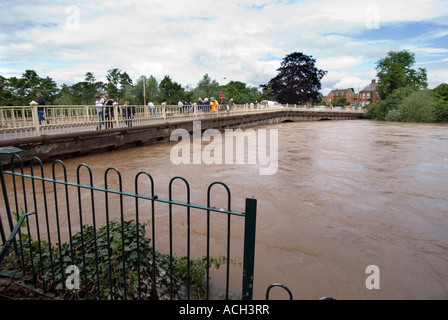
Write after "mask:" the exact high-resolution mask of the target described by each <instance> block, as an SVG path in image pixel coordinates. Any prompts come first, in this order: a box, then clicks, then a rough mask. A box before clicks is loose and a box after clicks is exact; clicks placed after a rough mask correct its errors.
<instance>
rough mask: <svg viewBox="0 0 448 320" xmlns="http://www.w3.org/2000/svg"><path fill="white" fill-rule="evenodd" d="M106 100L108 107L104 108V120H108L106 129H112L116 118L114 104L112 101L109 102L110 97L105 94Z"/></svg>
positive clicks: (105, 103)
mask: <svg viewBox="0 0 448 320" xmlns="http://www.w3.org/2000/svg"><path fill="white" fill-rule="evenodd" d="M103 99H104V105H105V106H106V107H105V108H104V119H105V120H106V129H112V128H113V125H112V120H113V118H114V107H113V104H114V102H113V101H112V100H109V96H108V95H107V94H105V95H104V96H103Z"/></svg>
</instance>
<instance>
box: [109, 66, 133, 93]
mask: <svg viewBox="0 0 448 320" xmlns="http://www.w3.org/2000/svg"><path fill="white" fill-rule="evenodd" d="M106 79H107V81H108V82H109V83H108V84H107V93H108V94H109V96H110V97H112V99H113V98H115V97H118V96H121V95H123V94H124V92H125V89H126V87H127V86H132V79H131V78H130V77H129V75H128V74H127V73H126V72H122V71H121V70H120V69H117V68H114V69H110V70H108V71H107V75H106Z"/></svg>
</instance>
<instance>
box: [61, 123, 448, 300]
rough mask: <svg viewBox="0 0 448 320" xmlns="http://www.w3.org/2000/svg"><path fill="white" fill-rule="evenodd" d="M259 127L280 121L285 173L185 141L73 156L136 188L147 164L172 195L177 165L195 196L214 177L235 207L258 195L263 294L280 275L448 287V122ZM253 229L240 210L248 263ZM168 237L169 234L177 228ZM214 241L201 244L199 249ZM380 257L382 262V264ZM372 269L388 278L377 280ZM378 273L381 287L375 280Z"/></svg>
mask: <svg viewBox="0 0 448 320" xmlns="http://www.w3.org/2000/svg"><path fill="white" fill-rule="evenodd" d="M254 130H255V131H257V130H266V131H268V132H269V131H271V130H277V132H278V169H277V171H276V173H275V174H274V175H260V170H259V167H260V165H259V164H247V161H246V164H208V165H207V164H205V163H202V164H180V165H175V164H173V162H172V161H171V159H170V152H171V150H172V149H173V147H175V146H177V145H178V144H177V143H176V142H171V143H164V144H159V145H152V146H145V147H139V148H133V149H128V150H122V151H115V152H109V153H104V154H97V155H90V156H83V157H78V158H74V159H69V160H66V161H64V162H65V164H66V165H67V168H68V171H70V170H71V171H73V170H76V166H77V165H79V164H80V163H86V164H88V165H89V166H90V167H91V168H92V170H93V172H95V174H96V175H98V176H99V178H101V175H102V173H103V172H104V170H105V169H107V168H108V167H111V166H113V167H115V168H117V169H118V170H119V171H120V172H121V174H122V176H123V181H124V189H125V190H126V189H129V190H133V189H132V188H133V183H134V181H133V179H134V177H135V175H136V174H137V173H138V172H139V171H141V170H145V171H147V172H149V173H151V175H152V176H153V177H154V180H155V181H156V188H157V194H159V196H161V197H164V198H168V184H169V181H170V179H171V178H172V177H174V176H182V177H184V178H186V179H187V180H188V182H189V184H190V186H191V190H192V199H191V201H192V202H194V203H199V204H206V200H207V198H206V196H207V187H208V185H209V184H210V183H212V182H214V181H222V182H224V183H226V184H227V185H228V186H229V188H230V191H231V193H232V199H231V203H232V209H234V210H240V211H244V203H245V199H246V198H247V197H252V196H254V197H255V198H256V199H257V201H258V210H257V229H256V252H255V278H254V298H256V299H264V297H265V290H266V288H267V287H268V286H269V285H270V284H272V283H283V284H284V285H286V286H287V287H288V288H289V289H290V290H291V291H292V293H293V295H294V299H318V298H320V297H323V296H331V297H335V298H337V299H447V298H448V126H447V125H433V124H405V123H386V122H374V121H368V120H353V121H321V122H296V123H283V124H277V125H271V126H264V127H260V128H257V129H254ZM202 145H203V148H204V147H206V146H207V142H202ZM227 151H228V150H227ZM246 156H247V155H246ZM178 189H179V190H182V187H179V188H178ZM218 190H221V191H213V193H212V197H211V200H212V202H213V203H212V205H214V206H215V203H216V206H218V207H226V199H227V198H226V197H225V194H224V192H222V189H219V188H218ZM176 197H177V196H176ZM179 198H181V199H182V200H183V199H184V198H185V197H184V196H183V195H180V196H179ZM197 219H198V221H197V222H195V220H192V222H193V224H194V225H193V226H192V232H193V234H194V236H193V238H192V241H194V240H195V237H198V238H200V237H204V231H200V227H201V226H202V225H203V224H204V222H203V219H202V218H197ZM201 219H202V220H201ZM199 220H201V221H199ZM225 226H226V220H225V219H223V220H222V221H221V220H219V219H218V221H217V222H216V223H215V224H214V225H212V231H215V232H216V234H218V235H217V236H213V239H212V244H213V250H215V249H216V250H217V252H220V251H219V250H221V249H222V250H225V249H223V248H224V247H225V234H226V230H225ZM176 228H178V229H176ZM184 230H185V223H184V222H181V223H180V226H179V227H175V229H174V232H175V234H177V235H178V237H179V238H182V237H184V232H185V231H184ZM161 233H163V231H160V232H158V234H159V235H160V234H161ZM242 233H243V226H242V219H240V218H239V217H232V242H231V243H232V247H231V248H232V251H231V252H232V253H231V256H234V257H235V259H236V260H237V264H236V265H235V266H233V267H232V268H233V269H236V270H237V271H238V270H240V269H241V267H240V266H239V265H238V263H239V262H242V258H241V251H242V238H243V236H242ZM157 241H158V243H165V245H166V241H167V236H160V239H157ZM200 242H201V243H203V241H202V240H200ZM202 247H203V244H193V249H194V250H199V249H201V248H202ZM218 249H219V250H218ZM213 250H212V251H213ZM222 250H221V251H222ZM220 254H222V253H220ZM369 266H376V269H375V270H376V271H377V272H376V273H371V271H369V270H368V267H369ZM366 271H367V272H366ZM219 272H220V271H217V274H218V275H219ZM232 272H234V271H232ZM372 275H375V276H377V277H376V278H375V279H373V280H372V278H371V277H370V276H372ZM369 277H370V278H369ZM372 281H373V282H374V283H375V285H376V288H373V289H372V288H370V289H369V285H368V284H369V283H370V284H371V283H373V282H372ZM223 282H224V281H223V280H220V277H219V276H216V280H215V279H212V283H213V285H214V287H216V288H217V290H219V288H220V287H222V286H223ZM366 283H367V284H366ZM240 288H241V276H240V275H239V273H238V272H236V273H235V275H232V278H231V290H232V291H234V292H236V293H238V294H239V292H240V290H241V289H240ZM287 297H288V296H287V294H286V292H283V291H282V290H281V289H279V288H275V289H273V291H272V292H271V298H274V299H286V298H287Z"/></svg>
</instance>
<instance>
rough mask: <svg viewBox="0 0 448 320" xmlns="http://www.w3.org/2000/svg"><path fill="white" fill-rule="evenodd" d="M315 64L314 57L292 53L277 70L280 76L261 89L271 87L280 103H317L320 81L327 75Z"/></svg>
mask: <svg viewBox="0 0 448 320" xmlns="http://www.w3.org/2000/svg"><path fill="white" fill-rule="evenodd" d="M315 62H316V60H315V59H313V58H312V56H307V55H304V54H303V53H301V52H294V53H291V54H289V55H287V56H286V57H285V58H284V59H283V61H282V63H281V66H280V68H279V69H277V71H278V72H279V73H278V75H277V76H276V77H274V78H273V79H271V81H269V83H267V84H265V85H261V87H262V88H263V89H267V88H268V87H269V86H270V87H271V90H272V93H274V94H275V95H276V96H277V99H278V101H279V102H280V103H305V102H315V101H317V100H318V97H319V90H320V89H321V83H320V80H321V79H322V78H323V77H324V76H325V74H326V73H327V71H324V70H320V69H317V68H316V66H315Z"/></svg>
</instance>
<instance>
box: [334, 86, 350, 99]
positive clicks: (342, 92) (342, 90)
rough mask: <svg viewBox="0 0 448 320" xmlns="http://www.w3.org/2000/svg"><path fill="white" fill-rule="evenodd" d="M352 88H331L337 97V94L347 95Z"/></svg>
mask: <svg viewBox="0 0 448 320" xmlns="http://www.w3.org/2000/svg"><path fill="white" fill-rule="evenodd" d="M350 90H352V89H350V88H349V89H336V90H331V92H330V93H332V94H333V95H334V96H335V97H337V96H341V97H342V96H345V95H347V93H348V92H349V91H350Z"/></svg>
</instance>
